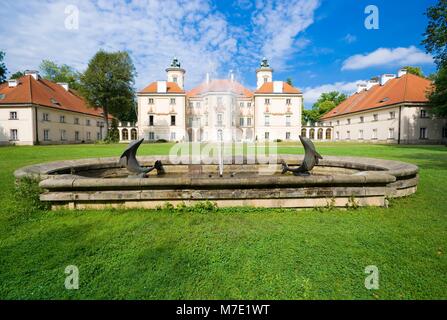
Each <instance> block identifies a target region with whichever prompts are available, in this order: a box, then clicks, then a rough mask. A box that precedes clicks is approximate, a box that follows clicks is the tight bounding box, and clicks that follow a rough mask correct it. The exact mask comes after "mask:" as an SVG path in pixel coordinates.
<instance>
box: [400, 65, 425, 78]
mask: <svg viewBox="0 0 447 320" xmlns="http://www.w3.org/2000/svg"><path fill="white" fill-rule="evenodd" d="M402 69H405V70H407V72H408V73H411V74H414V75H417V76H419V77H424V73H423V72H422V69H421V67H413V66H406V67H403V68H402Z"/></svg>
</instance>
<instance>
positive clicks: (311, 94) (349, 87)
mask: <svg viewBox="0 0 447 320" xmlns="http://www.w3.org/2000/svg"><path fill="white" fill-rule="evenodd" d="M365 82H366V81H365V80H357V81H352V82H336V83H331V84H323V85H320V86H317V87H307V88H304V89H303V96H304V103H305V104H306V106H307V107H310V106H312V105H313V104H314V103H315V102H316V101H317V100H318V98H319V97H320V96H321V94H322V93H324V92H331V91H338V92H341V93H344V94H346V95H351V94H352V93H354V92H355V91H356V90H357V84H358V83H365Z"/></svg>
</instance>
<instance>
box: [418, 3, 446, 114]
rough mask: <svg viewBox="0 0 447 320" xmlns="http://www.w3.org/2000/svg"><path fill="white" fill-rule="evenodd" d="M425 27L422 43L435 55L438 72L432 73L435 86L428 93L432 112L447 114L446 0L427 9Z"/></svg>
mask: <svg viewBox="0 0 447 320" xmlns="http://www.w3.org/2000/svg"><path fill="white" fill-rule="evenodd" d="M426 15H427V17H428V25H427V29H426V30H425V33H424V37H425V38H424V40H423V41H422V43H423V44H424V45H425V49H426V50H427V52H428V53H431V54H433V55H434V57H435V61H436V64H437V66H438V72H437V73H436V74H435V75H434V84H435V88H434V90H432V91H431V92H429V93H428V98H429V104H430V105H431V106H432V112H433V113H434V114H435V115H437V116H440V117H446V116H447V0H439V1H438V3H437V4H436V5H434V6H432V7H429V8H428V9H427V12H426Z"/></svg>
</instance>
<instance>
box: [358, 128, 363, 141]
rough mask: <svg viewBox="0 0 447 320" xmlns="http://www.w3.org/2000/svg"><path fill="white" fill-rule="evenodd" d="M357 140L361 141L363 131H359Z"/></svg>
mask: <svg viewBox="0 0 447 320" xmlns="http://www.w3.org/2000/svg"><path fill="white" fill-rule="evenodd" d="M359 140H363V130H359Z"/></svg>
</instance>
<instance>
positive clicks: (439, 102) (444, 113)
mask: <svg viewBox="0 0 447 320" xmlns="http://www.w3.org/2000/svg"><path fill="white" fill-rule="evenodd" d="M434 85H435V88H436V89H435V90H433V92H431V93H429V95H428V98H429V104H430V106H431V107H432V108H431V111H432V113H434V114H435V115H437V116H439V117H447V66H442V67H441V68H440V69H439V70H438V72H437V73H436V75H435V80H434Z"/></svg>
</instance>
